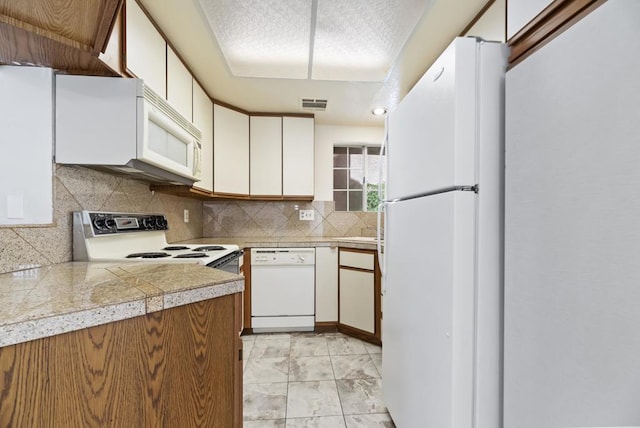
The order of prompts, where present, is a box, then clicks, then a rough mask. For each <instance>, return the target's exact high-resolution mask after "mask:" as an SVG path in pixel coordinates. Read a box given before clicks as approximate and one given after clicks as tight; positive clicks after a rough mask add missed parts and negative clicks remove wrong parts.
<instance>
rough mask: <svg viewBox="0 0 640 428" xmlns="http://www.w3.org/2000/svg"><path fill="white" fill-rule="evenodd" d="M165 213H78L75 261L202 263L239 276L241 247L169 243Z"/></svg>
mask: <svg viewBox="0 0 640 428" xmlns="http://www.w3.org/2000/svg"><path fill="white" fill-rule="evenodd" d="M168 229H169V225H168V223H167V218H166V217H165V216H164V215H163V214H136V213H114V212H103V211H75V212H74V213H73V260H76V261H91V262H97V261H103V262H155V263H198V264H201V265H205V266H209V267H213V268H216V269H221V270H224V271H227V272H231V273H236V274H237V273H239V260H238V259H239V258H240V256H242V254H243V251H242V250H240V249H239V248H238V246H237V245H231V244H225V245H195V244H168V243H167V239H166V236H165V233H166V231H167V230H168Z"/></svg>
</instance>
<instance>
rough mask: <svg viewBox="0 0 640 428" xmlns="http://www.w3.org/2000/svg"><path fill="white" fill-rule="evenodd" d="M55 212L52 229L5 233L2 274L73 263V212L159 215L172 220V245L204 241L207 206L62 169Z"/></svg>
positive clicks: (1, 234) (1, 233)
mask: <svg viewBox="0 0 640 428" xmlns="http://www.w3.org/2000/svg"><path fill="white" fill-rule="evenodd" d="M53 209H54V214H53V215H54V219H53V224H52V225H50V226H38V227H1V228H0V273H4V272H12V271H15V270H20V269H25V268H29V267H36V266H45V265H50V264H54V263H61V262H65V261H69V260H71V258H72V252H71V251H72V247H71V242H72V231H71V225H72V214H71V213H72V212H73V211H79V210H94V211H122V212H142V213H145V212H149V213H150V212H158V213H163V214H166V215H167V218H168V222H169V231H168V232H167V239H168V241H169V242H175V241H182V240H188V239H193V238H200V237H201V236H202V212H203V210H202V201H199V200H195V199H190V198H183V197H178V196H173V195H166V194H161V193H152V192H151V191H150V190H149V185H148V184H147V183H144V182H140V181H137V180H131V179H128V178H124V177H120V176H115V175H111V174H107V173H103V172H100V171H95V170H92V169H88V168H82V167H76V166H63V165H56V169H55V176H54V207H53ZM184 209H188V210H189V211H190V219H189V223H184V221H183V210H184Z"/></svg>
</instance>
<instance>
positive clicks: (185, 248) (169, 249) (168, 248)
mask: <svg viewBox="0 0 640 428" xmlns="http://www.w3.org/2000/svg"><path fill="white" fill-rule="evenodd" d="M188 249H189V247H185V246H184V245H175V246H169V247H164V248H163V250H165V251H177V250H188Z"/></svg>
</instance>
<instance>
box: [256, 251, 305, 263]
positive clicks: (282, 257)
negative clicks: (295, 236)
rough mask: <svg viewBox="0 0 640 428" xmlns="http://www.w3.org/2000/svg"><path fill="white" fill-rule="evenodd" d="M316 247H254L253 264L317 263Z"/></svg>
mask: <svg viewBox="0 0 640 428" xmlns="http://www.w3.org/2000/svg"><path fill="white" fill-rule="evenodd" d="M315 263H316V249H315V248H252V249H251V264H252V265H254V266H256V265H263V266H264V265H266V266H283V265H289V266H291V265H315Z"/></svg>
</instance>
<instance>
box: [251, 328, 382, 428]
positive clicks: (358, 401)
mask: <svg viewBox="0 0 640 428" xmlns="http://www.w3.org/2000/svg"><path fill="white" fill-rule="evenodd" d="M242 340H243V344H244V351H243V354H244V356H245V359H244V361H243V364H244V428H272V427H273V428H376V427H385V428H393V427H394V424H393V422H392V421H391V418H390V417H389V414H388V413H387V409H386V407H385V405H384V403H383V401H382V379H381V376H380V373H381V372H382V348H381V347H379V346H375V345H371V344H369V343H366V342H363V341H361V340H358V339H355V338H352V337H349V336H345V335H343V334H341V333H319V334H316V333H291V334H257V335H249V336H243V337H242Z"/></svg>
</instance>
